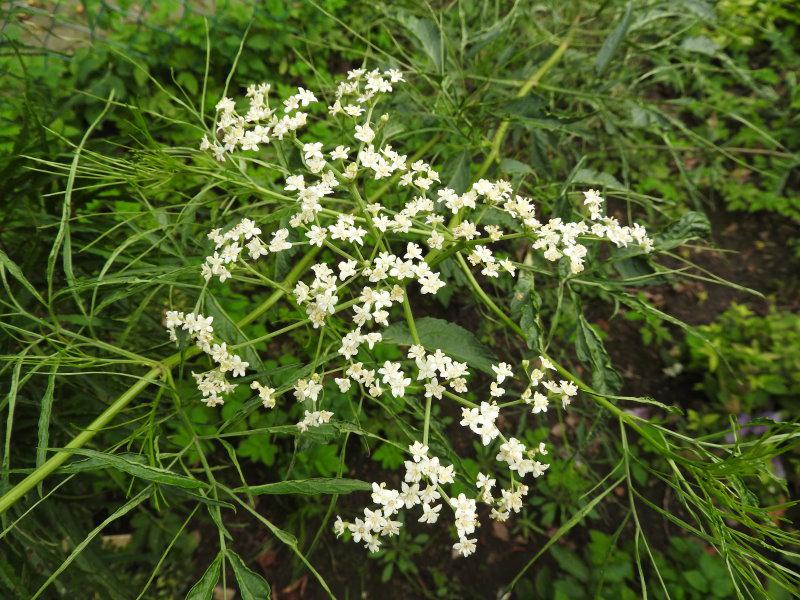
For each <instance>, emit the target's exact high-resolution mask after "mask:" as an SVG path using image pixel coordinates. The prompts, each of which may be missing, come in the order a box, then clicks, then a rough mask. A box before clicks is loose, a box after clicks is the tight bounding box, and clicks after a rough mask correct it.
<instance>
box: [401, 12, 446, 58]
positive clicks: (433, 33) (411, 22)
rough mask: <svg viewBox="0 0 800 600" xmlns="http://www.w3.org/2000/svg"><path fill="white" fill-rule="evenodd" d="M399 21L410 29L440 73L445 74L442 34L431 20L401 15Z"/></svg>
mask: <svg viewBox="0 0 800 600" xmlns="http://www.w3.org/2000/svg"><path fill="white" fill-rule="evenodd" d="M397 20H398V21H399V22H400V24H401V25H403V27H405V28H406V29H408V30H409V31H410V32H411V33H413V34H414V36H415V37H416V38H417V39H418V40H419V41H420V43H421V44H422V49H423V50H424V51H425V54H427V55H428V58H430V59H431V61H432V62H433V64H434V65H435V66H436V71H437V72H438V73H443V72H444V62H443V59H442V32H441V31H439V27H438V26H437V25H436V23H434V22H433V21H431V20H430V19H419V18H417V17H415V16H413V15H406V14H402V15H400V16H399V17H398V18H397Z"/></svg>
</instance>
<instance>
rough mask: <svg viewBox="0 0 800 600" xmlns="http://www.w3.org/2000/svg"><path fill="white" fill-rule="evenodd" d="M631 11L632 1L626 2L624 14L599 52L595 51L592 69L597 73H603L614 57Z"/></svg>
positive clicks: (623, 35)
mask: <svg viewBox="0 0 800 600" xmlns="http://www.w3.org/2000/svg"><path fill="white" fill-rule="evenodd" d="M632 13H633V3H632V2H628V4H627V6H626V7H625V14H624V15H622V19H621V20H620V22H619V23H617V26H616V27H614V30H613V31H612V32H611V33H610V34H609V36H608V37H607V38H606V40H605V41H604V42H603V46H602V47H601V48H600V52H598V53H597V58H596V59H595V62H594V69H595V71H596V72H597V74H598V75H602V74H603V73H605V71H606V68H607V67H608V65H609V63H610V62H611V59H612V58H613V57H614V54H616V52H617V49H618V48H619V45H620V44H621V43H622V40H623V39H624V38H625V34H626V33H627V32H628V27H629V26H630V24H631V15H632Z"/></svg>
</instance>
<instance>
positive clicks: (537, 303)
mask: <svg viewBox="0 0 800 600" xmlns="http://www.w3.org/2000/svg"><path fill="white" fill-rule="evenodd" d="M541 305H542V299H541V298H540V297H539V294H538V293H537V292H536V285H535V280H534V277H533V274H532V273H526V272H522V273H520V275H519V279H518V280H517V284H516V285H515V286H514V294H513V296H512V297H511V316H512V318H514V319H516V321H517V322H518V323H519V326H520V328H521V329H522V331H523V332H524V333H525V342H526V343H527V344H528V348H530V349H531V350H534V351H537V352H538V351H540V350H541V348H542V341H541V335H542V324H541V322H540V321H539V309H540V307H541Z"/></svg>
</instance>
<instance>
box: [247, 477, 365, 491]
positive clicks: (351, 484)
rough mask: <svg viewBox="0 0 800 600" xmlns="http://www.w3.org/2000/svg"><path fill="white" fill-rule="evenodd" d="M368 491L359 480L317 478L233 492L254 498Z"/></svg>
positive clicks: (264, 485) (266, 484)
mask: <svg viewBox="0 0 800 600" xmlns="http://www.w3.org/2000/svg"><path fill="white" fill-rule="evenodd" d="M370 489H371V486H370V484H369V483H368V482H366V481H361V480H360V479H343V478H328V477H317V478H312V479H294V480H290V481H279V482H276V483H265V484H263V485H254V486H250V487H247V488H244V487H240V488H237V489H236V490H235V491H237V492H245V491H247V492H250V493H251V494H253V495H256V496H264V495H276V494H303V495H306V496H314V495H317V494H350V493H352V492H365V491H369V490H370Z"/></svg>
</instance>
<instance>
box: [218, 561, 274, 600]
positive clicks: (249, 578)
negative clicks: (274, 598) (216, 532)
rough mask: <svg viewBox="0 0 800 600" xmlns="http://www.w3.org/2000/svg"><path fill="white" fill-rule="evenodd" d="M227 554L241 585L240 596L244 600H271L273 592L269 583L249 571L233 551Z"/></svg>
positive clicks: (237, 580)
mask: <svg viewBox="0 0 800 600" xmlns="http://www.w3.org/2000/svg"><path fill="white" fill-rule="evenodd" d="M226 554H227V556H228V561H229V562H230V563H231V568H232V569H233V574H234V575H235V576H236V582H237V583H238V584H239V595H240V596H241V597H242V600H269V598H270V595H271V593H272V592H271V591H270V588H269V584H268V583H267V581H266V580H265V579H264V578H263V577H262V576H261V575H259V574H258V573H256V572H255V571H253V570H251V569H249V568H248V567H247V565H246V564H244V561H243V560H242V559H241V558H240V557H239V555H238V554H236V552H234V551H233V550H228V551H227V553H226Z"/></svg>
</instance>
